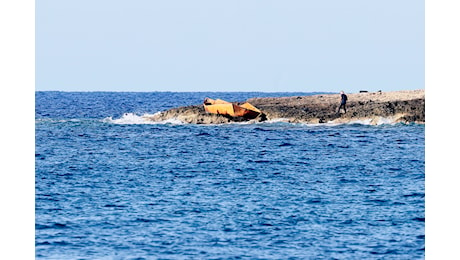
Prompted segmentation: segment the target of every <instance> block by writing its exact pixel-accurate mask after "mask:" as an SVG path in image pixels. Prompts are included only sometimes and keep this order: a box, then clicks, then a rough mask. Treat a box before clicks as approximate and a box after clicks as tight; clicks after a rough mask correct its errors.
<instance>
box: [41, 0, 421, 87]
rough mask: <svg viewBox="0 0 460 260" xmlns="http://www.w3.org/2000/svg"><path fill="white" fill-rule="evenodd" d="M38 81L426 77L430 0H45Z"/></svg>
mask: <svg viewBox="0 0 460 260" xmlns="http://www.w3.org/2000/svg"><path fill="white" fill-rule="evenodd" d="M35 4H36V17H35V18H36V20H35V22H36V23H35V26H36V27H35V29H36V35H35V36H36V39H35V40H36V43H35V44H36V49H35V55H36V60H35V61H36V74H35V77H36V90H63V91H269V92H271V91H305V92H309V91H340V90H345V91H346V92H357V91H359V90H362V89H364V90H370V91H377V90H382V91H393V90H403V89H422V88H424V87H425V82H424V76H425V74H424V66H425V62H424V59H425V52H424V48H425V43H424V37H425V27H424V22H425V18H424V11H425V10H424V1H423V0H403V1H401V0H385V1H370V0H346V1H344V0H321V1H318V0H273V1H270V0H222V1H216V0H194V1H190V0H168V1H160V0H130V1H128V0H123V1H121V0H97V1H94V0H91V1H89V0H79V1H62V0H40V1H36V2H35Z"/></svg>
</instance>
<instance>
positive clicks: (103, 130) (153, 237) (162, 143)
mask: <svg viewBox="0 0 460 260" xmlns="http://www.w3.org/2000/svg"><path fill="white" fill-rule="evenodd" d="M215 95H216V93H110V92H107V93H61V92H37V94H36V257H37V258H39V259H100V258H108V259H209V258H211V259H216V258H223V259H228V258H231V259H237V258H248V259H249V258H251V259H267V258H268V259H270V258H274V259H287V258H292V259H317V258H326V259H334V258H336V259H423V258H424V243H425V236H424V226H425V214H424V211H425V209H424V202H425V192H424V180H425V178H424V167H425V159H424V156H425V154H424V143H425V139H424V134H425V127H424V126H423V125H401V124H397V125H380V126H367V125H357V124H354V125H338V126H330V125H316V126H311V125H305V124H287V123H279V122H278V123H274V122H272V123H270V122H268V123H258V124H229V125H184V124H116V123H113V122H112V121H108V120H104V119H105V118H107V117H114V118H118V117H120V116H121V115H122V114H123V113H137V114H139V115H142V113H145V112H148V113H154V112H157V111H160V110H163V109H167V108H169V107H172V106H180V105H189V104H198V103H200V102H201V100H202V98H203V97H204V96H211V97H214V96H215ZM221 95H224V96H225V95H228V96H229V97H230V96H231V95H234V96H235V95H237V96H238V97H240V98H236V100H244V99H246V98H248V97H251V96H248V95H250V94H248V93H222V94H221ZM251 95H253V96H262V95H263V93H254V94H251ZM265 95H272V96H273V95H280V96H283V95H287V94H286V93H278V94H275V93H271V94H267V93H265ZM291 95H292V93H291ZM304 95H305V94H304ZM168 96H170V97H171V96H174V97H175V101H174V102H173V104H169V103H167V102H166V101H165V100H167V98H168ZM219 97H220V98H222V97H221V96H219ZM223 98H224V99H225V98H226V99H230V100H231V98H228V97H223Z"/></svg>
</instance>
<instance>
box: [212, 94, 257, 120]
mask: <svg viewBox="0 0 460 260" xmlns="http://www.w3.org/2000/svg"><path fill="white" fill-rule="evenodd" d="M203 106H204V110H206V112H208V113H213V114H219V115H228V116H231V117H244V118H247V119H254V118H256V117H258V116H259V115H260V114H262V111H260V110H259V109H257V108H256V107H255V106H253V105H251V104H249V103H248V102H246V103H244V104H242V105H238V104H236V103H230V102H227V101H225V100H222V99H211V98H205V99H204V102H203Z"/></svg>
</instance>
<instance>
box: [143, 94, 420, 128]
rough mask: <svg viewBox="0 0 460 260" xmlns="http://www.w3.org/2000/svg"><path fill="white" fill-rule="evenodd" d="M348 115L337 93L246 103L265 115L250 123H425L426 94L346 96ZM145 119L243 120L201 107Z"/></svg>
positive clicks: (185, 108) (215, 121) (164, 113)
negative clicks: (342, 108)
mask: <svg viewBox="0 0 460 260" xmlns="http://www.w3.org/2000/svg"><path fill="white" fill-rule="evenodd" d="M347 96H348V101H347V112H346V113H344V111H341V113H337V109H338V106H339V104H340V94H324V95H313V96H295V97H278V98H251V99H248V100H247V102H249V103H251V104H252V105H254V106H256V107H257V108H258V109H260V110H261V111H262V112H263V113H264V114H263V115H262V116H260V117H258V118H256V119H253V120H252V121H256V122H258V121H264V120H282V121H285V122H291V123H307V124H319V123H348V122H354V121H365V122H367V123H369V124H379V123H380V122H385V123H397V122H403V123H411V122H415V123H425V91H424V90H410V91H394V92H380V91H379V92H361V93H355V94H347ZM144 118H145V119H146V120H152V121H166V120H171V119H174V120H179V121H181V122H183V123H191V124H223V123H231V122H241V121H245V120H244V119H243V118H232V117H228V116H222V115H216V114H208V113H206V112H205V111H204V108H203V105H192V106H186V107H178V108H173V109H170V110H167V111H162V112H158V113H156V114H154V115H145V116H144Z"/></svg>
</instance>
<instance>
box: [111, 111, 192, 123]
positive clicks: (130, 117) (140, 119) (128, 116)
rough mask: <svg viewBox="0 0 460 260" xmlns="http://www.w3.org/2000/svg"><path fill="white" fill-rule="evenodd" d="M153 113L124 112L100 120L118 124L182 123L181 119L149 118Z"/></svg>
mask: <svg viewBox="0 0 460 260" xmlns="http://www.w3.org/2000/svg"><path fill="white" fill-rule="evenodd" d="M154 115H155V114H153V115H152V114H144V115H142V116H139V115H136V114H134V113H124V114H123V116H122V117H120V118H117V119H113V118H112V117H106V118H104V119H103V120H102V121H103V122H105V123H111V124H119V125H145V124H150V125H155V124H183V122H182V121H180V120H178V119H176V118H171V119H168V120H164V121H154V120H152V119H150V118H151V117H152V116H154Z"/></svg>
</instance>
